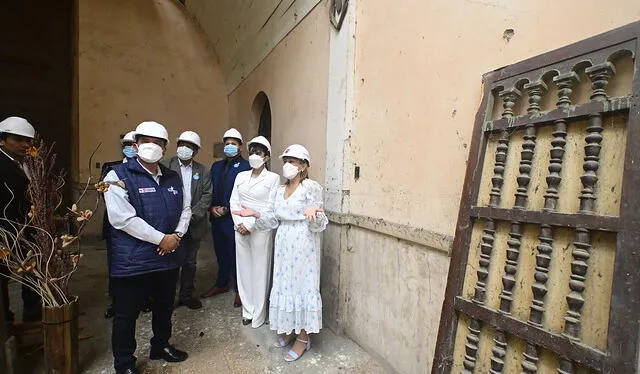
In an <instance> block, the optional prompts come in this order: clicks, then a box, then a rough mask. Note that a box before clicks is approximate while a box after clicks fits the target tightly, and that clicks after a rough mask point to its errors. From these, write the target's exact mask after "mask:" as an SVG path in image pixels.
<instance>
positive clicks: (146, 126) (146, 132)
mask: <svg viewBox="0 0 640 374" xmlns="http://www.w3.org/2000/svg"><path fill="white" fill-rule="evenodd" d="M135 134H136V139H137V137H138V136H152V137H154V138H159V139H163V140H165V141H166V142H167V143H169V133H168V132H167V129H165V128H164V126H162V125H161V124H159V123H158V122H155V121H145V122H142V123H141V124H139V125H138V127H136V131H135Z"/></svg>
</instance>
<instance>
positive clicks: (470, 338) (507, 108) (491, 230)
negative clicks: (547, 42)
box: [462, 88, 521, 374]
mask: <svg viewBox="0 0 640 374" xmlns="http://www.w3.org/2000/svg"><path fill="white" fill-rule="evenodd" d="M499 95H500V97H501V98H502V101H503V104H502V106H503V108H504V111H503V112H502V117H503V118H511V117H513V107H514V106H515V104H516V102H517V100H518V99H519V98H520V96H521V93H520V91H519V90H517V89H515V88H511V89H508V90H503V91H501V92H500V93H499ZM509 135H510V134H509V132H508V131H506V130H505V131H503V132H502V134H500V139H499V140H498V147H497V150H496V155H495V166H494V168H493V177H492V178H491V184H492V188H491V192H490V194H489V195H490V196H489V206H491V207H498V205H499V204H500V197H501V192H502V185H503V182H504V169H505V166H506V164H507V151H508V150H509ZM495 232H496V231H495V222H494V221H493V220H492V219H487V220H485V224H484V229H483V232H482V244H481V245H480V260H479V266H478V270H477V272H476V273H477V275H478V280H477V282H476V285H475V292H474V295H473V302H474V303H476V304H478V305H484V301H485V296H486V292H487V289H486V286H487V278H488V276H489V266H490V265H491V252H492V251H493V244H494V240H495ZM481 327H482V325H481V323H480V321H478V320H476V319H473V318H471V320H470V322H469V332H468V333H467V342H466V344H465V355H464V360H463V363H462V365H463V366H464V369H463V373H465V374H468V373H473V371H474V369H475V366H476V356H477V353H478V343H479V342H480V329H481Z"/></svg>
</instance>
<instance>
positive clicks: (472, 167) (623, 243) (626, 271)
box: [432, 22, 640, 374]
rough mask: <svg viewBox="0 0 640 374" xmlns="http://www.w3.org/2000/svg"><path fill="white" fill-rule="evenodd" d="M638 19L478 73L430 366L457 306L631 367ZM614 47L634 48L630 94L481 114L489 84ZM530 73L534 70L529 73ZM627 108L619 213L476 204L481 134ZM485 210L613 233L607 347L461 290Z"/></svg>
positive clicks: (538, 340) (637, 253)
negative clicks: (504, 114)
mask: <svg viewBox="0 0 640 374" xmlns="http://www.w3.org/2000/svg"><path fill="white" fill-rule="evenodd" d="M639 41H640V22H635V23H632V24H629V25H626V26H623V27H620V28H618V29H615V30H612V31H609V32H606V33H603V34H600V35H597V36H595V37H592V38H589V39H586V40H583V41H580V42H577V43H575V44H571V45H569V46H566V47H563V48H560V49H557V50H554V51H551V52H548V53H545V54H543V55H540V56H536V57H533V58H530V59H527V60H524V61H522V62H519V63H517V64H513V65H510V66H507V67H504V68H502V69H498V70H496V71H493V72H490V73H487V74H485V75H484V77H483V83H484V87H485V89H484V98H483V100H482V104H481V106H480V109H479V110H478V113H477V115H476V119H475V125H474V130H473V138H472V142H471V147H470V157H469V162H468V166H467V172H466V175H465V181H464V186H463V193H462V196H461V204H460V210H459V214H458V223H457V229H456V234H455V239H454V242H453V251H452V258H451V266H450V269H451V270H450V271H449V276H448V280H447V289H446V294H445V301H444V303H443V307H442V315H441V322H440V329H439V332H438V341H437V344H436V351H435V356H434V361H433V366H432V373H433V374H435V373H438V374H440V373H450V372H451V370H452V367H453V354H454V348H455V347H454V345H455V338H456V329H457V325H458V314H459V313H462V314H464V315H467V316H469V317H472V318H474V319H476V320H478V321H481V322H482V323H483V324H488V325H491V326H493V327H494V328H499V329H501V330H502V331H505V332H507V333H508V334H510V335H514V336H517V337H519V338H521V339H523V340H525V341H528V342H530V343H532V344H535V345H537V346H540V347H543V348H545V349H548V350H550V351H554V352H556V353H557V354H559V355H561V356H563V357H565V358H567V359H570V360H572V361H574V362H576V363H579V364H581V365H585V366H587V367H590V368H592V369H595V370H596V371H598V372H600V373H637V372H638V352H639V351H640V349H639V345H640V318H638V315H640V271H639V270H640V246H639V245H638V243H640V193H638V191H637V189H636V188H637V187H638V186H640V96H639V95H640V74H638V73H639V72H640V58H638V56H639V54H638V52H640V50H639V47H640V46H639V44H640V43H639ZM618 50H627V51H629V52H631V53H633V54H634V56H635V60H634V72H635V74H634V77H633V83H632V95H631V96H628V97H623V98H615V99H609V100H605V101H598V102H588V103H585V104H581V105H575V106H571V107H570V109H569V110H566V109H563V108H557V109H553V110H550V111H547V112H544V113H540V114H538V115H533V116H532V115H529V114H526V115H522V116H518V117H513V118H506V119H505V118H502V119H498V120H494V121H491V120H490V119H489V118H487V116H488V113H489V111H490V110H491V108H492V107H493V101H494V98H493V91H494V90H495V88H496V87H498V86H503V87H513V86H515V83H516V82H517V81H518V80H521V79H523V78H529V81H533V80H532V78H533V77H540V76H541V75H542V74H543V73H544V72H546V71H549V70H559V71H567V70H568V69H571V68H572V67H573V66H575V65H577V64H578V63H580V62H581V61H583V60H598V61H604V60H606V59H607V57H609V56H611V55H612V54H613V53H616V52H617V51H618ZM533 79H535V78H533ZM593 113H600V114H614V113H627V114H628V121H627V124H626V125H627V127H626V128H627V144H626V152H625V160H624V174H623V186H622V197H621V204H620V215H619V217H611V216H597V215H587V214H581V213H577V214H563V213H551V212H541V211H527V210H518V209H500V208H491V207H478V206H475V204H477V201H478V194H479V190H480V183H481V179H482V178H481V176H482V168H483V164H484V159H485V150H486V148H487V141H488V135H489V134H491V133H493V132H499V131H502V130H504V129H514V130H515V129H519V128H524V126H525V125H527V124H531V123H533V124H535V125H536V126H538V125H548V124H551V123H553V121H554V120H557V119H567V120H568V121H574V120H579V119H584V118H586V117H588V116H589V115H590V114H593ZM478 218H491V219H494V220H496V221H507V222H511V221H517V222H521V223H532V224H541V223H546V224H548V225H551V226H557V227H565V228H567V227H568V228H571V227H572V228H586V229H590V230H597V231H608V232H613V233H616V235H617V238H616V257H615V264H614V275H613V288H612V295H611V307H610V319H609V330H608V338H607V339H608V342H607V343H608V344H607V346H608V347H615V349H608V351H607V352H601V351H599V350H596V349H594V348H592V347H589V346H587V345H584V344H581V343H576V342H575V341H572V340H570V339H569V338H568V337H566V336H564V335H562V334H555V333H551V332H549V331H547V330H544V329H542V328H539V327H536V326H533V325H531V324H528V323H526V321H521V320H518V319H515V318H512V317H510V316H508V315H503V314H501V313H499V312H498V311H497V310H494V309H490V308H488V307H486V306H483V305H477V304H474V303H473V302H471V301H469V300H467V299H464V298H462V297H461V295H462V290H463V285H464V274H465V273H464V271H461V270H462V269H465V268H466V266H467V258H468V255H469V246H470V242H471V235H472V230H473V227H474V221H475V220H476V219H478Z"/></svg>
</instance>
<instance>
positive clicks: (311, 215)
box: [304, 206, 324, 222]
mask: <svg viewBox="0 0 640 374" xmlns="http://www.w3.org/2000/svg"><path fill="white" fill-rule="evenodd" d="M316 213H324V209H322V208H318V207H315V206H312V207H309V208H307V209H305V210H304V217H305V218H306V219H308V220H309V221H311V222H315V221H316Z"/></svg>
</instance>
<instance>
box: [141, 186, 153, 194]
mask: <svg viewBox="0 0 640 374" xmlns="http://www.w3.org/2000/svg"><path fill="white" fill-rule="evenodd" d="M148 192H156V189H155V187H147V188H138V193H148Z"/></svg>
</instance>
